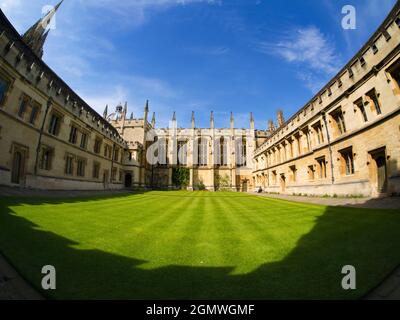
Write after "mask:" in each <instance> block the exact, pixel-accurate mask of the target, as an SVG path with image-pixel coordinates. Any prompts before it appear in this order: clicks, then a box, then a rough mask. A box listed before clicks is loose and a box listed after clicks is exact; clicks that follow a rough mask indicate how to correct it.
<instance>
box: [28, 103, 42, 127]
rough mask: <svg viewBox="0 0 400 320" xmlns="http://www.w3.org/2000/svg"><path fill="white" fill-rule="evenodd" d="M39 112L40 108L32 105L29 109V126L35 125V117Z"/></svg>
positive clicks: (34, 104)
mask: <svg viewBox="0 0 400 320" xmlns="http://www.w3.org/2000/svg"><path fill="white" fill-rule="evenodd" d="M39 110H40V106H39V105H38V104H36V103H33V104H32V108H31V115H30V117H29V123H30V124H35V121H36V118H37V115H38V114H39Z"/></svg>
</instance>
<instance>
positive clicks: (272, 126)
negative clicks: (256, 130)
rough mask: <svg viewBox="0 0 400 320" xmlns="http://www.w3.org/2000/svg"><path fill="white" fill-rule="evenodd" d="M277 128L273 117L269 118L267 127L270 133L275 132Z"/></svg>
mask: <svg viewBox="0 0 400 320" xmlns="http://www.w3.org/2000/svg"><path fill="white" fill-rule="evenodd" d="M275 130H276V127H275V124H274V121H273V120H271V119H270V120H268V129H267V131H268V133H269V134H272V133H274V131H275Z"/></svg>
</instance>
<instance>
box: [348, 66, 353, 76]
mask: <svg viewBox="0 0 400 320" xmlns="http://www.w3.org/2000/svg"><path fill="white" fill-rule="evenodd" d="M348 72H349V78H353V76H354V73H353V70H352V69H351V68H349V69H348Z"/></svg>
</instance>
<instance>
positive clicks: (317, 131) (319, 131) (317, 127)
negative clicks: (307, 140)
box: [313, 122, 324, 144]
mask: <svg viewBox="0 0 400 320" xmlns="http://www.w3.org/2000/svg"><path fill="white" fill-rule="evenodd" d="M313 128H314V131H315V134H316V136H317V143H318V144H322V143H324V134H323V132H322V125H321V122H318V123H317V124H315V125H314V126H313Z"/></svg>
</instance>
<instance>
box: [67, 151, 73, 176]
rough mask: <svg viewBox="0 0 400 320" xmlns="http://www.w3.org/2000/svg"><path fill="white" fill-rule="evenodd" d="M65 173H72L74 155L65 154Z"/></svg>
mask: <svg viewBox="0 0 400 320" xmlns="http://www.w3.org/2000/svg"><path fill="white" fill-rule="evenodd" d="M65 174H67V175H71V176H72V175H73V174H74V157H73V156H71V155H67V156H66V158H65Z"/></svg>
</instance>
